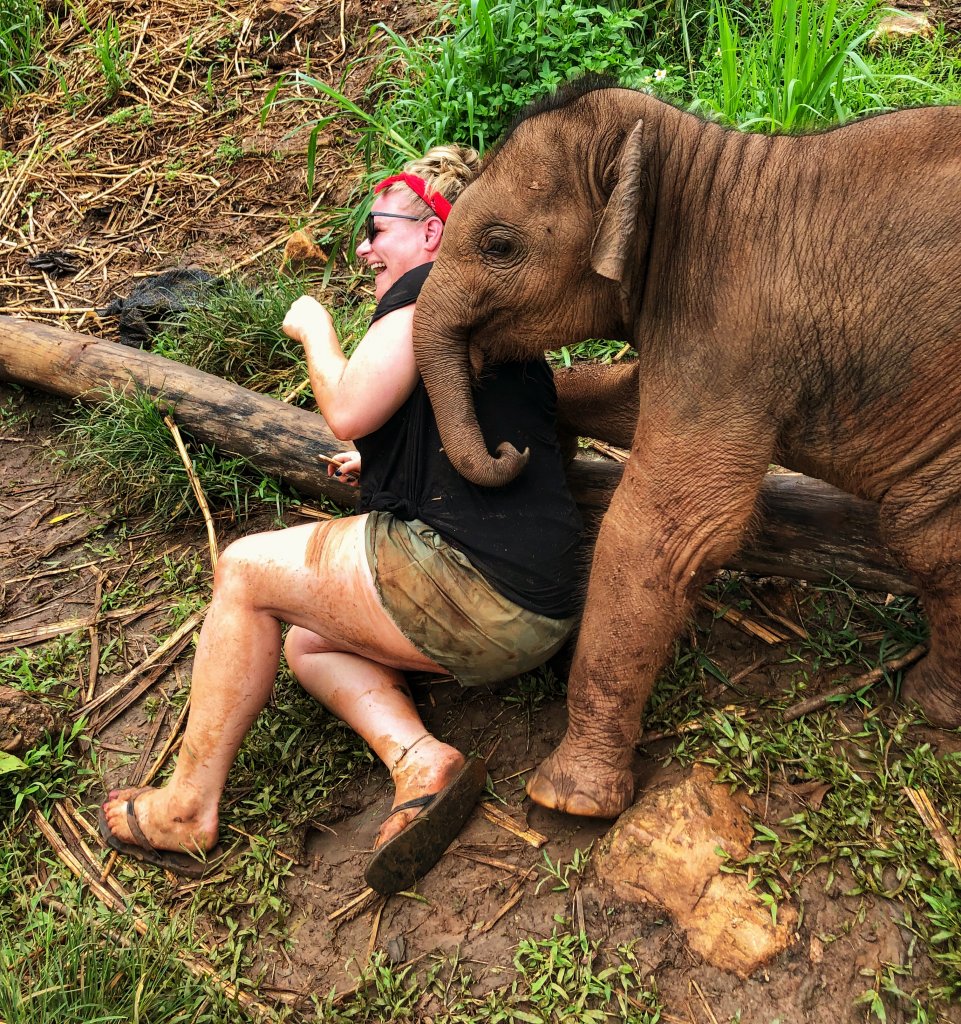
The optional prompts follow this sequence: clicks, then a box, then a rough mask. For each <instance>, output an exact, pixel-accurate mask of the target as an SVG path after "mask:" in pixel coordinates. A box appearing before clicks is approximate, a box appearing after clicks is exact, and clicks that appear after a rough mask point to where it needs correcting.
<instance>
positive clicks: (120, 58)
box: [92, 15, 132, 100]
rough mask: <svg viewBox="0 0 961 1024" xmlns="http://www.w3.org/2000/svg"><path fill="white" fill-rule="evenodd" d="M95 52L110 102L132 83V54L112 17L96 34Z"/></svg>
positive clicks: (93, 44)
mask: <svg viewBox="0 0 961 1024" xmlns="http://www.w3.org/2000/svg"><path fill="white" fill-rule="evenodd" d="M92 47H93V52H94V54H95V55H96V57H97V60H98V61H99V63H100V70H101V71H102V72H103V80H104V91H105V93H106V97H107V99H108V100H112V99H115V98H116V97H117V96H118V95H119V94H120V93H121V92H122V91H123V88H124V86H125V85H126V84H127V82H129V81H130V58H131V56H132V55H131V53H130V51H129V50H127V49H126V48H125V47H124V41H123V35H122V33H121V31H120V26H119V25H118V24H117V22H116V21H115V20H114V18H113V16H112V15H111V16H110V17H109V18H107V23H106V25H104V27H103V28H102V29H100V30H99V31H98V32H95V33H94V36H93V43H92Z"/></svg>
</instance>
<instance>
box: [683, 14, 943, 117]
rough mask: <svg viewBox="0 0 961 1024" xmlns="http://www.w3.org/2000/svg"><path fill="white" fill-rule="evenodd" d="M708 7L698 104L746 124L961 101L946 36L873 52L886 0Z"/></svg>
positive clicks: (694, 103) (694, 79) (695, 78)
mask: <svg viewBox="0 0 961 1024" xmlns="http://www.w3.org/2000/svg"><path fill="white" fill-rule="evenodd" d="M708 13H709V17H708V33H707V39H706V43H705V46H704V50H703V59H702V66H701V67H700V69H699V70H698V71H697V72H696V73H694V74H692V76H691V90H692V91H691V96H690V106H691V109H692V110H694V111H697V112H701V113H703V114H706V115H708V116H716V117H718V118H720V119H722V120H724V121H727V122H729V123H731V124H734V125H737V126H738V127H739V128H741V129H744V130H750V131H763V132H796V131H805V130H812V129H818V128H825V127H829V126H830V125H834V124H843V123H845V122H847V121H851V120H853V119H854V118H856V117H860V116H864V115H866V114H873V113H878V112H880V111H884V110H890V109H893V108H895V107H903V106H913V105H918V104H922V103H945V102H952V101H955V100H957V98H958V95H959V93H958V74H959V62H958V59H957V56H956V55H954V54H951V53H950V52H949V51H948V50H947V49H946V47H945V43H944V39H943V33H942V35H941V36H940V38H939V40H935V41H934V42H930V41H917V42H915V43H914V44H913V45H911V46H910V47H907V48H900V47H882V48H880V49H879V50H877V51H874V52H872V51H871V50H869V49H868V47H867V43H868V40H869V39H870V38H871V36H872V35H873V32H874V27H875V25H876V23H877V21H878V19H879V18H880V16H881V14H882V7H881V5H880V3H879V0H867V2H865V3H862V4H848V3H841V2H839V0H830V2H829V3H825V4H819V3H814V2H812V0H773V2H772V3H770V4H768V3H765V2H761V0H755V3H754V4H753V5H752V6H751V7H750V8H748V9H747V10H744V9H740V8H738V7H737V6H735V5H733V4H729V3H726V2H724V0H712V4H711V6H710V8H709V11H708ZM918 72H921V73H920V74H918Z"/></svg>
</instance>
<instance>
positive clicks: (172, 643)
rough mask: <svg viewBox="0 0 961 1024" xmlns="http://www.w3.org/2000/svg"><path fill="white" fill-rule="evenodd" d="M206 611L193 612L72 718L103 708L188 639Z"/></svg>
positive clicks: (75, 712) (74, 713) (204, 609)
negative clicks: (160, 642)
mask: <svg viewBox="0 0 961 1024" xmlns="http://www.w3.org/2000/svg"><path fill="white" fill-rule="evenodd" d="M206 612H207V609H206V608H203V609H201V610H200V611H199V612H194V613H193V615H191V616H190V618H189V619H187V620H186V621H184V622H182V623H181V624H180V627H179V628H178V629H176V630H175V631H174V632H173V633H171V634H170V636H168V637H167V639H166V640H164V642H163V643H162V644H161V645H160V646H159V647H157V648H156V650H154V652H153V653H152V654H150V655H149V656H148V657H147V658H145V659H144V661H142V662H141V663H140V664H139V665H137V666H135V667H134V668H132V669H131V670H130V671H129V672H128V673H127V674H126V675H125V676H124V677H123V679H121V680H120V682H119V683H115V684H114V685H113V686H111V687H110V689H109V690H105V691H104V692H103V693H102V694H100V696H99V697H97V698H96V699H95V700H92V701H91V702H90V703H89V704H84V705H83V706H82V707H80V708H77V709H76V711H74V712H73V717H74V718H79V717H80V716H81V715H89V714H90V713H91V712H93V711H97V710H99V709H100V708H102V707H103V705H104V704H106V703H107V701H109V700H110V699H111V698H112V697H114V696H116V695H117V694H118V693H119V692H120V691H121V690H123V689H125V688H126V687H127V686H128V685H129V684H130V683H132V682H133V680H134V679H136V678H137V676H139V675H143V673H144V672H146V671H147V669H149V668H152V667H153V666H154V665H155V664H156V663H157V662H158V661H160V659H161V658H163V657H164V655H166V654H167V652H168V651H170V650H172V649H173V648H174V647H176V646H177V644H178V643H180V641H182V640H186V639H188V638H189V637H190V634H191V633H192V632H193V631H194V630H195V629H196V628H197V626H199V625H200V623H201V622H202V621H203V618H204V615H205V614H206Z"/></svg>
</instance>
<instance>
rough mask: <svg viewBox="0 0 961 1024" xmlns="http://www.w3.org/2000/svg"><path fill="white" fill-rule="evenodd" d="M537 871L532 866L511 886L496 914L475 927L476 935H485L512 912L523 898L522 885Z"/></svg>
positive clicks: (535, 867)
mask: <svg viewBox="0 0 961 1024" xmlns="http://www.w3.org/2000/svg"><path fill="white" fill-rule="evenodd" d="M536 871H537V865H535V864H532V865H531V866H530V867H529V868H528V869H527V870H526V871H525V872H524V874H523V875H521V877H520V878H518V879H517V881H516V882H514V884H513V885H512V886H511V889H510V892H509V893H508V894H507V900H506V901H505V903H504V905H503V906H502V907H501V908H500V910H498V911H497V913H496V914H495V915H494V916H493V917H492V918H491V919H490V920H489V921H485V922H484V923H483V924H480V925H478V926H477V934H478V935H486V934H487V932H489V931H490V930H491V929H492V928H493V927H494V925H496V924H497V922H498V921H499V920H500V919H501V918H502V917H503V916H504V915H505V914H507V913H509V912H510V911H511V910H513V908H514V907H516V906H517V904H518V903H520V901H521V899H522V898H523V896H524V883H525V882H526V881H527V880H528V879H529V878H530V877H531V875H533V874H534V873H535V872H536Z"/></svg>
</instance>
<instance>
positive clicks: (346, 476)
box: [327, 452, 360, 487]
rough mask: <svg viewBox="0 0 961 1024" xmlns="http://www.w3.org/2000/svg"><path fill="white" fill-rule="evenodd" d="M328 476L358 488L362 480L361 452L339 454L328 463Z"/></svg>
mask: <svg viewBox="0 0 961 1024" xmlns="http://www.w3.org/2000/svg"><path fill="white" fill-rule="evenodd" d="M327 475H328V476H334V477H337V479H338V480H341V481H343V482H344V483H345V484H350V486H351V487H356V486H357V484H358V482H359V480H360V452H338V453H337V454H336V455H335V456H333V458H332V459H331V460H330V462H328V463H327Z"/></svg>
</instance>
